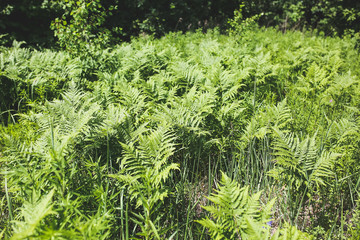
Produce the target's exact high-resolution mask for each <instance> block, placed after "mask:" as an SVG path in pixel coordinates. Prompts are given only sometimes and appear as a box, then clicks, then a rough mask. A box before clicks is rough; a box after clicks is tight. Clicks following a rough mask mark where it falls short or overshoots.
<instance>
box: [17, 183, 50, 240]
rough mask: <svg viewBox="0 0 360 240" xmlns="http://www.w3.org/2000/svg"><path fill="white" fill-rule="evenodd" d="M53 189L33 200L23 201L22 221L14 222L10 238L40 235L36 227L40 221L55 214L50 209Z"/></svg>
mask: <svg viewBox="0 0 360 240" xmlns="http://www.w3.org/2000/svg"><path fill="white" fill-rule="evenodd" d="M53 195H54V190H52V191H50V192H49V193H48V194H47V195H45V196H43V197H42V198H41V199H37V198H34V199H33V202H25V203H24V206H23V208H22V209H21V215H22V217H23V218H24V221H17V222H15V226H14V235H13V236H12V238H11V239H14V240H15V239H25V238H28V237H40V236H41V232H38V230H37V229H38V228H39V226H40V225H41V221H42V220H43V219H44V218H45V217H46V216H48V215H50V214H56V212H54V211H52V206H51V202H52V197H53Z"/></svg>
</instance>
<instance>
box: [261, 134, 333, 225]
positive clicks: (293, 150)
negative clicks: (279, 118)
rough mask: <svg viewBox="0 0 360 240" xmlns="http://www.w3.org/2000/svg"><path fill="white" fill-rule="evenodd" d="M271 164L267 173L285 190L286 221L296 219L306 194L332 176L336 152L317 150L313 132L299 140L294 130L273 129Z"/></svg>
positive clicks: (325, 183) (318, 187)
mask: <svg viewBox="0 0 360 240" xmlns="http://www.w3.org/2000/svg"><path fill="white" fill-rule="evenodd" d="M273 137H274V138H275V141H274V142H273V146H272V149H273V151H274V152H273V155H274V156H275V159H274V160H273V161H274V162H275V166H274V168H273V169H271V170H270V171H269V172H268V174H269V175H270V176H271V177H273V178H274V179H275V180H277V181H279V183H280V184H281V186H283V187H285V188H287V189H288V199H287V200H286V201H287V205H288V206H289V207H290V211H289V213H290V214H289V217H290V220H291V221H293V222H296V221H297V220H298V216H299V213H300V210H301V209H302V207H303V205H304V203H305V201H306V199H307V198H309V196H311V195H309V193H311V194H314V193H316V191H318V190H319V189H320V188H321V187H322V186H325V185H327V184H328V183H329V179H331V178H334V177H335V172H334V169H333V167H334V160H335V159H336V158H337V157H339V156H340V155H339V154H337V153H333V152H329V151H326V150H323V151H320V150H319V149H320V148H319V146H318V144H317V142H316V135H314V136H312V137H306V138H305V139H304V140H300V139H299V138H298V137H297V136H295V134H294V133H284V132H282V131H280V130H279V129H277V128H273Z"/></svg>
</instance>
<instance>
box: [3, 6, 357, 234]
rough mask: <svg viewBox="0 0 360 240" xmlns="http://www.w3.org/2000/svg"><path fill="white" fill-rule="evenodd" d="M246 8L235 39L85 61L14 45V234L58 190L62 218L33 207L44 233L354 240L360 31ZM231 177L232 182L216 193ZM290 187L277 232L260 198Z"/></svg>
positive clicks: (6, 196)
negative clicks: (256, 20) (303, 23)
mask: <svg viewBox="0 0 360 240" xmlns="http://www.w3.org/2000/svg"><path fill="white" fill-rule="evenodd" d="M81 3H82V2H81ZM305 3H306V2H303V4H305ZM101 4H102V6H103V7H104V9H107V8H108V7H109V5H108V4H110V3H109V2H101ZM174 4H175V8H177V7H178V5H176V2H175V3H174ZM179 4H180V3H179ZM74 6H75V5H74ZM79 6H80V5H79ZM81 6H82V5H81ZM144 7H145V5H144V6H141V7H140V8H144ZM300 7H301V6H299V8H300ZM94 8H95V10H96V9H98V10H99V11H102V10H101V9H102V8H97V7H96V6H95V7H94ZM244 9H246V6H244V7H243V10H244ZM88 10H89V11H92V10H90V9H88ZM242 14H244V15H243V16H244V18H247V17H248V16H246V11H245V10H244V11H243V12H242ZM239 16H240V15H239ZM239 16H238V20H239V21H240V22H239V23H236V24H237V25H236V24H235V22H234V24H235V25H234V27H235V28H236V27H239V29H238V30H239V31H234V32H233V33H232V34H229V35H223V34H220V31H219V30H218V29H215V30H208V31H207V33H206V34H204V33H202V31H198V32H196V33H187V34H180V33H171V34H168V35H166V36H164V37H163V38H161V39H154V38H153V37H149V36H146V37H141V38H136V39H133V40H132V41H131V42H129V43H122V44H121V45H118V46H114V47H113V48H111V49H110V48H109V49H95V50H94V51H91V52H90V53H89V54H87V53H85V54H82V55H80V56H79V57H75V56H73V55H71V54H69V53H68V52H66V51H50V50H44V51H36V50H30V49H28V48H24V47H23V46H21V44H20V43H17V42H14V46H13V47H8V48H7V47H2V48H1V53H0V78H1V82H0V84H1V87H0V97H1V101H0V105H1V111H2V112H1V121H2V125H1V127H0V158H1V160H0V167H1V169H2V171H1V179H0V181H1V184H2V187H1V189H2V190H1V191H0V199H1V200H0V210H1V215H0V226H1V227H0V228H1V229H3V230H1V232H0V234H1V235H2V237H3V238H5V239H9V238H11V236H12V235H14V234H15V228H16V227H17V226H18V225H17V223H18V222H22V223H21V224H23V225H22V226H25V225H26V224H25V223H26V221H27V219H30V218H28V217H26V218H24V215H23V214H24V213H25V212H24V211H22V210H21V209H31V208H34V207H38V203H39V202H41V201H42V199H46V196H47V195H48V194H49V193H50V192H51V191H52V190H53V189H54V193H53V196H52V198H51V201H50V200H49V205H46V207H45V208H44V209H45V210H46V209H47V207H48V206H51V211H52V212H55V213H54V214H49V215H46V216H43V215H41V214H39V215H37V214H36V213H34V214H33V215H32V216H31V219H35V220H36V219H40V218H41V221H40V222H39V223H38V224H36V227H35V228H34V232H33V234H35V235H36V237H37V236H40V235H41V237H43V238H47V239H49V238H71V239H85V238H87V239H130V238H148V239H159V238H160V239H162V238H166V239H168V238H173V239H204V238H205V239H206V238H207V237H208V236H207V233H211V234H215V235H216V234H223V235H225V236H226V237H227V238H230V239H231V238H232V236H233V234H235V235H236V236H243V237H248V236H249V237H250V235H251V236H255V238H257V239H259V238H260V239H261V237H262V236H260V237H256V236H257V235H259V234H260V233H264V234H263V236H264V237H265V238H266V237H268V238H270V235H271V234H270V233H272V235H271V236H272V237H273V238H279V239H288V237H289V235H292V236H294V237H295V238H296V236H298V238H306V236H305V235H304V234H303V233H301V232H300V230H301V231H306V232H308V233H311V234H314V235H316V237H318V238H330V239H336V238H341V237H343V236H347V235H346V234H347V232H348V229H349V227H350V226H351V221H352V220H350V218H351V217H350V215H348V213H350V212H353V211H354V209H355V206H356V202H357V199H358V198H359V197H358V196H359V195H358V194H359V175H358V173H359V170H360V168H359V164H358V162H359V156H360V155H359V149H360V148H359V143H360V138H359V131H358V130H359V118H358V116H359V114H358V113H359V110H358V106H359V103H360V96H359V92H360V91H359V84H358V77H359V75H360V72H359V67H358V66H359V62H360V61H359V60H360V58H359V54H358V52H357V50H356V41H355V40H354V39H352V38H349V37H347V38H344V39H341V38H331V37H328V38H323V37H320V36H316V35H314V34H313V33H310V32H303V33H301V32H292V31H287V32H286V33H283V32H279V31H276V30H274V29H270V28H268V29H261V28H258V27H256V28H252V29H249V28H246V27H245V28H242V26H243V22H242V21H241V20H242V19H243V18H242V17H241V18H240V17H239ZM264 17H265V16H264ZM240 19H241V20H240ZM260 19H262V18H260ZM67 21H68V20H67ZM104 24H106V22H104ZM98 27H99V26H98V25H97V26H96V28H98ZM235 30H236V29H235ZM94 40H95V38H94ZM220 172H224V174H226V176H229V177H228V178H226V179H225V178H224V179H223V181H225V180H226V181H227V183H226V184H227V185H228V186H229V187H226V186H225V185H226V184H223V185H222V184H220V185H221V186H220V187H218V188H217V189H218V192H217V193H216V194H213V195H211V197H209V199H206V198H204V197H203V196H205V195H207V194H210V193H211V189H213V188H216V186H217V184H218V179H220V177H219V176H220V175H219V174H220ZM230 179H233V180H232V181H230ZM240 186H247V187H245V188H241V187H240ZM256 192H257V194H250V193H256ZM259 192H261V193H262V196H261V197H260V194H259ZM275 194H276V199H277V200H276V201H275V203H274V204H273V206H274V208H273V209H274V210H273V212H272V217H271V219H272V223H271V226H265V225H266V223H269V217H266V218H265V217H264V219H262V218H261V217H260V216H265V215H269V213H270V210H269V211H267V210H266V211H265V212H267V213H266V214H265V212H263V211H262V210H261V209H262V207H263V206H262V204H261V203H262V202H268V203H273V201H271V199H274V195H275ZM225 196H226V198H225ZM237 197H238V198H237ZM220 198H221V199H224V200H226V202H227V203H228V204H227V205H226V204H223V203H222V202H221V199H220ZM208 200H210V201H211V202H213V205H209V204H207V201H208ZM242 204H245V205H242ZM201 205H202V206H206V207H205V209H203V208H201V207H200V206H201ZM211 206H212V207H211ZM220 207H221V209H222V210H221V211H220V210H219V211H218V209H219V208H220ZM27 212H29V211H27ZM208 213H210V215H212V216H213V217H210V216H207V214H208ZM222 214H223V215H222ZM232 214H236V219H237V221H233V220H234V216H232ZM263 214H265V215H263ZM231 216H232V217H231ZM201 219H203V220H204V221H210V222H211V221H212V223H211V224H210V222H207V224H208V225H207V226H209V228H210V229H211V226H213V227H214V228H213V229H214V232H211V231H208V230H205V228H203V227H202V226H201V225H199V224H198V223H197V222H196V221H197V220H200V221H202V220H201ZM206 219H207V220H206ZM230 220H232V221H230ZM225 221H226V224H225ZM288 221H291V223H292V224H293V227H290V226H288V225H287V224H286V222H288ZM354 221H355V220H354ZM21 224H20V225H21ZM24 224H25V225H24ZM221 224H223V225H221ZM224 224H225V225H224ZM269 224H270V223H269ZM220 226H225V227H226V228H225V227H220ZM263 226H264V227H265V228H262V227H263ZM16 229H17V228H16ZM24 229H25V228H24ZM225 229H227V230H226V231H225ZM298 229H299V230H298ZM215 232H216V233H215ZM215 235H214V236H215ZM235 235H234V236H235ZM308 238H310V237H308Z"/></svg>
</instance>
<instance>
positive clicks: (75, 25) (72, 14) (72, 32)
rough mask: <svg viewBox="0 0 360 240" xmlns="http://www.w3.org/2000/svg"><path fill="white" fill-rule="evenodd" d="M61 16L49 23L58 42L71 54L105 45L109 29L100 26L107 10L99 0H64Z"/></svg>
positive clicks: (107, 40)
mask: <svg viewBox="0 0 360 240" xmlns="http://www.w3.org/2000/svg"><path fill="white" fill-rule="evenodd" d="M63 8H64V10H65V12H64V14H63V16H62V17H61V18H56V19H55V20H54V21H53V22H52V23H51V28H52V30H54V34H55V36H56V37H57V38H58V40H59V41H58V43H59V44H60V46H61V47H64V48H65V49H67V50H68V51H69V52H71V53H73V54H79V53H84V52H89V51H93V49H96V48H99V47H100V48H101V47H104V46H106V44H107V43H108V42H109V37H110V31H109V30H108V29H106V28H104V27H102V25H103V23H104V21H105V18H106V16H107V11H111V10H112V9H113V7H110V8H109V9H105V8H104V7H103V6H102V4H101V2H100V0H77V1H75V0H66V1H65V3H64V4H63Z"/></svg>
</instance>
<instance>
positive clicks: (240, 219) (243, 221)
mask: <svg viewBox="0 0 360 240" xmlns="http://www.w3.org/2000/svg"><path fill="white" fill-rule="evenodd" d="M220 184H221V186H219V190H217V194H213V195H212V196H210V197H208V199H209V200H210V201H211V202H212V203H214V204H215V206H212V205H209V206H203V208H204V209H205V210H206V211H208V212H209V213H210V214H211V218H205V219H202V220H199V221H198V222H199V223H200V224H201V225H203V226H204V227H206V228H207V229H209V234H210V236H211V238H212V239H216V240H218V239H237V238H241V239H260V238H261V236H262V235H264V234H265V232H267V230H268V226H267V225H266V223H267V222H269V221H270V215H271V208H272V207H273V205H274V202H275V200H272V201H270V202H269V203H268V204H267V205H266V206H264V207H263V208H262V210H261V211H260V207H261V204H260V196H261V192H258V193H256V194H254V195H253V196H250V195H249V189H248V188H247V187H246V188H240V186H239V185H238V183H236V182H235V181H232V180H231V179H230V178H229V177H228V176H226V175H225V174H224V173H222V177H221V181H220Z"/></svg>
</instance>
